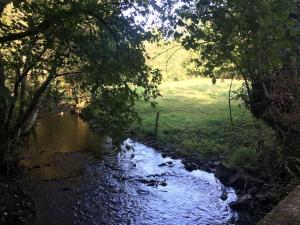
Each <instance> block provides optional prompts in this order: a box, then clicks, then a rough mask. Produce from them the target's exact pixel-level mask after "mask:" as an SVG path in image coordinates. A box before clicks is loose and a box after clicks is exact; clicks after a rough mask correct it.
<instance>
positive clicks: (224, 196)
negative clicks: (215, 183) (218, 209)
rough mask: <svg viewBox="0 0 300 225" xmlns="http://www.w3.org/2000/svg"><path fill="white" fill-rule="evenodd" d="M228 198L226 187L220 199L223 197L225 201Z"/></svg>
mask: <svg viewBox="0 0 300 225" xmlns="http://www.w3.org/2000/svg"><path fill="white" fill-rule="evenodd" d="M227 198H228V192H227V191H226V190H225V189H223V190H222V194H221V196H220V199H222V200H223V201H225V200H227Z"/></svg>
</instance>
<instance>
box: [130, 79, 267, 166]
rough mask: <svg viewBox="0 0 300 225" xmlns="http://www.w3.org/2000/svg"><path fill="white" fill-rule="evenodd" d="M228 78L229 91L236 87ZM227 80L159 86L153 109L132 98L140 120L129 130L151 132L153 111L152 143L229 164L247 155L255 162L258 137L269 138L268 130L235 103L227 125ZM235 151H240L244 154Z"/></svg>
mask: <svg viewBox="0 0 300 225" xmlns="http://www.w3.org/2000/svg"><path fill="white" fill-rule="evenodd" d="M241 84H242V83H241V81H237V80H236V81H234V82H233V86H232V90H233V91H234V90H237V89H238V88H239V87H240V86H241ZM229 86H230V80H224V81H221V80H218V82H217V83H216V84H215V85H213V84H212V82H211V80H210V79H204V78H201V79H200V78H199V79H192V80H185V81H177V82H167V83H164V84H162V85H160V87H159V88H160V91H161V94H162V97H161V98H159V99H157V107H156V108H155V109H153V108H151V107H150V105H149V104H147V103H144V102H138V103H137V105H136V109H137V111H138V112H139V113H140V116H141V118H142V124H134V125H133V126H132V127H131V131H132V132H133V133H135V135H137V136H141V137H146V136H153V132H154V123H155V118H156V112H160V121H159V129H158V130H159V132H158V142H159V143H161V144H164V143H172V144H174V145H175V146H177V147H176V151H177V152H178V154H180V155H191V154H201V155H203V156H207V157H216V158H218V157H224V156H225V157H226V160H227V161H228V162H229V163H231V164H239V163H241V162H240V161H239V158H240V159H241V160H242V159H243V158H245V157H244V156H251V159H249V160H247V162H245V163H246V164H247V163H249V164H251V161H253V160H255V157H256V156H255V154H253V153H254V152H256V151H257V143H258V140H263V139H265V143H267V142H268V141H270V140H271V131H270V130H269V129H267V128H266V127H264V126H263V125H262V124H261V123H259V122H258V121H256V120H255V119H254V118H252V116H251V115H250V113H249V112H248V111H247V110H246V109H245V108H244V107H241V106H240V104H239V102H236V101H233V102H232V115H233V126H232V125H231V123H230V116H229V107H228V90H229ZM241 152H245V154H244V156H243V154H242V153H241Z"/></svg>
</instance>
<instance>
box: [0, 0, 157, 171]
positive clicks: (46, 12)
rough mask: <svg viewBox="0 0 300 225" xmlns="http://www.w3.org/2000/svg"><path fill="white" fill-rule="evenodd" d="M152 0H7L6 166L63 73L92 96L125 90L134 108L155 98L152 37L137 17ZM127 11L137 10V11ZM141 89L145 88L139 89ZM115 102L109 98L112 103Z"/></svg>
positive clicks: (0, 73)
mask: <svg viewBox="0 0 300 225" xmlns="http://www.w3.org/2000/svg"><path fill="white" fill-rule="evenodd" d="M148 3H149V2H148V1H143V0H141V1H136V2H135V3H134V4H133V3H130V2H128V1H115V2H111V1H97V0H84V1H76V0H68V1H61V0H55V1H50V0H49V1H48V0H39V1H29V0H28V1H26V0H25V1H24V0H15V1H5V3H3V1H1V4H0V13H1V14H0V25H1V27H0V46H1V50H0V51H1V52H0V109H1V115H0V136H1V140H0V146H1V148H0V166H1V167H2V168H3V167H4V166H7V165H10V164H11V163H9V161H14V160H11V159H10V158H11V156H12V153H14V149H15V145H16V144H17V143H18V139H19V137H20V136H21V135H22V133H23V131H24V130H25V129H26V127H27V125H28V121H30V119H31V118H32V117H33V113H34V112H35V110H36V109H37V107H38V105H39V103H40V101H41V97H42V96H43V94H44V93H45V92H46V90H47V88H48V87H49V86H51V85H53V84H54V83H53V82H55V81H57V80H58V79H63V80H64V82H66V83H68V84H69V85H74V88H75V87H76V88H80V89H81V90H82V91H84V92H85V93H86V94H87V95H89V96H90V97H92V96H107V95H110V96H112V95H117V94H116V93H122V95H120V94H119V99H122V102H123V104H124V105H128V104H129V103H128V102H130V104H129V105H128V106H132V105H133V104H134V103H133V102H134V100H135V99H137V98H144V99H146V100H149V99H151V98H154V97H156V96H157V95H158V91H157V84H158V83H159V81H160V74H159V73H158V72H157V71H153V70H151V69H150V68H149V67H147V66H146V64H145V59H144V56H145V54H144V46H143V41H145V40H149V39H150V38H152V35H151V34H150V33H149V32H146V31H145V30H144V29H143V27H142V25H141V24H137V23H135V20H134V18H133V17H132V15H133V14H137V13H139V14H146V13H147V12H148V9H147V6H148ZM152 4H154V3H152ZM129 9H134V10H131V14H130V13H129V11H130V10H129ZM125 11H128V13H126V15H125V13H124V12H125ZM138 87H142V89H143V91H142V92H138ZM120 97H121V98H120ZM114 100H116V98H110V102H107V103H108V104H111V103H112V102H113V101H114ZM119 108H120V109H121V108H122V105H120V106H119ZM126 109H127V111H128V110H131V107H127V108H126ZM104 110H105V108H104ZM115 110H118V107H116V108H115ZM12 164H13V163H12Z"/></svg>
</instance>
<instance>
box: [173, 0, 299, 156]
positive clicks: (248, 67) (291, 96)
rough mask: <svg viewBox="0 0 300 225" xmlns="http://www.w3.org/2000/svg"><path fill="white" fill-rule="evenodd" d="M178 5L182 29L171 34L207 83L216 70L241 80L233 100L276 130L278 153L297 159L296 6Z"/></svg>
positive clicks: (207, 0) (285, 2)
mask: <svg viewBox="0 0 300 225" xmlns="http://www.w3.org/2000/svg"><path fill="white" fill-rule="evenodd" d="M184 2H186V4H185V5H183V6H182V7H181V9H180V10H178V14H179V15H180V18H179V19H178V21H177V25H178V26H180V27H184V29H185V30H184V32H177V31H175V33H174V36H177V37H178V38H180V39H181V41H182V43H183V45H184V46H185V47H186V48H187V49H194V50H196V51H198V52H199V58H198V61H199V63H200V64H201V63H202V64H203V66H204V68H205V74H206V75H208V76H210V77H212V78H213V80H215V78H218V76H219V73H218V72H219V71H223V72H226V71H227V72H228V73H230V74H233V75H235V76H237V75H240V76H242V77H243V79H244V88H243V89H240V92H238V96H239V97H240V98H241V99H242V100H243V101H244V104H245V105H246V106H247V107H248V108H249V109H250V110H251V112H252V114H253V115H254V116H255V117H257V118H259V119H262V120H263V121H264V122H266V123H267V124H268V125H269V126H270V127H272V128H273V129H274V130H275V131H276V133H277V137H278V140H279V142H280V144H281V145H282V150H283V152H281V154H283V155H287V156H288V157H290V156H297V157H299V156H300V151H299V145H300V133H299V130H300V120H299V113H300V105H299V88H298V87H299V84H300V78H299V68H300V65H299V62H300V57H299V56H300V54H299V40H300V30H299V24H300V6H299V2H298V1H294V0H253V1H244V0H199V1H184ZM173 30H174V29H173ZM181 30H183V29H181Z"/></svg>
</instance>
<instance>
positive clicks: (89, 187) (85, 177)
mask: <svg viewBox="0 0 300 225" xmlns="http://www.w3.org/2000/svg"><path fill="white" fill-rule="evenodd" d="M24 148H25V153H24V159H23V160H22V162H21V163H22V165H23V166H24V167H25V168H26V171H27V174H28V176H27V177H26V178H25V181H24V190H25V192H26V193H27V194H28V195H30V196H31V197H32V198H33V200H34V202H35V209H36V219H35V221H30V222H29V223H28V225H42V224H43V225H73V224H81V225H102V224H103V225H129V224H130V225H202V224H203V225H206V224H213V225H217V224H235V221H236V220H237V218H238V214H237V213H236V212H234V211H232V210H231V209H230V207H229V203H230V202H232V201H234V200H236V198H237V196H236V194H235V192H234V190H233V189H232V188H227V187H224V186H223V185H222V184H221V183H220V182H219V181H218V180H217V179H216V178H215V177H214V174H213V173H207V172H204V171H200V170H194V171H192V172H188V171H187V170H186V169H185V168H184V165H183V164H182V163H181V160H174V159H172V158H169V157H166V158H163V157H162V155H161V154H160V153H159V152H158V151H156V150H155V149H153V148H150V147H148V146H145V145H143V144H141V143H138V142H135V141H133V140H131V139H127V140H125V141H124V142H123V143H122V145H121V146H120V148H121V149H120V150H118V151H117V150H116V149H114V148H113V147H112V144H111V139H110V138H109V137H107V136H106V135H104V134H99V133H96V132H94V131H92V130H91V129H90V128H89V126H88V124H87V123H86V122H84V121H83V120H82V119H80V118H79V117H78V116H76V115H72V114H69V113H64V115H62V116H51V117H47V118H43V119H40V120H39V121H38V125H37V127H36V128H35V131H34V133H33V134H32V135H31V136H30V137H29V138H28V140H27V142H26V144H25V147H24ZM224 192H227V193H228V198H227V199H226V200H224V201H223V200H221V198H220V196H221V195H222V193H224Z"/></svg>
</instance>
